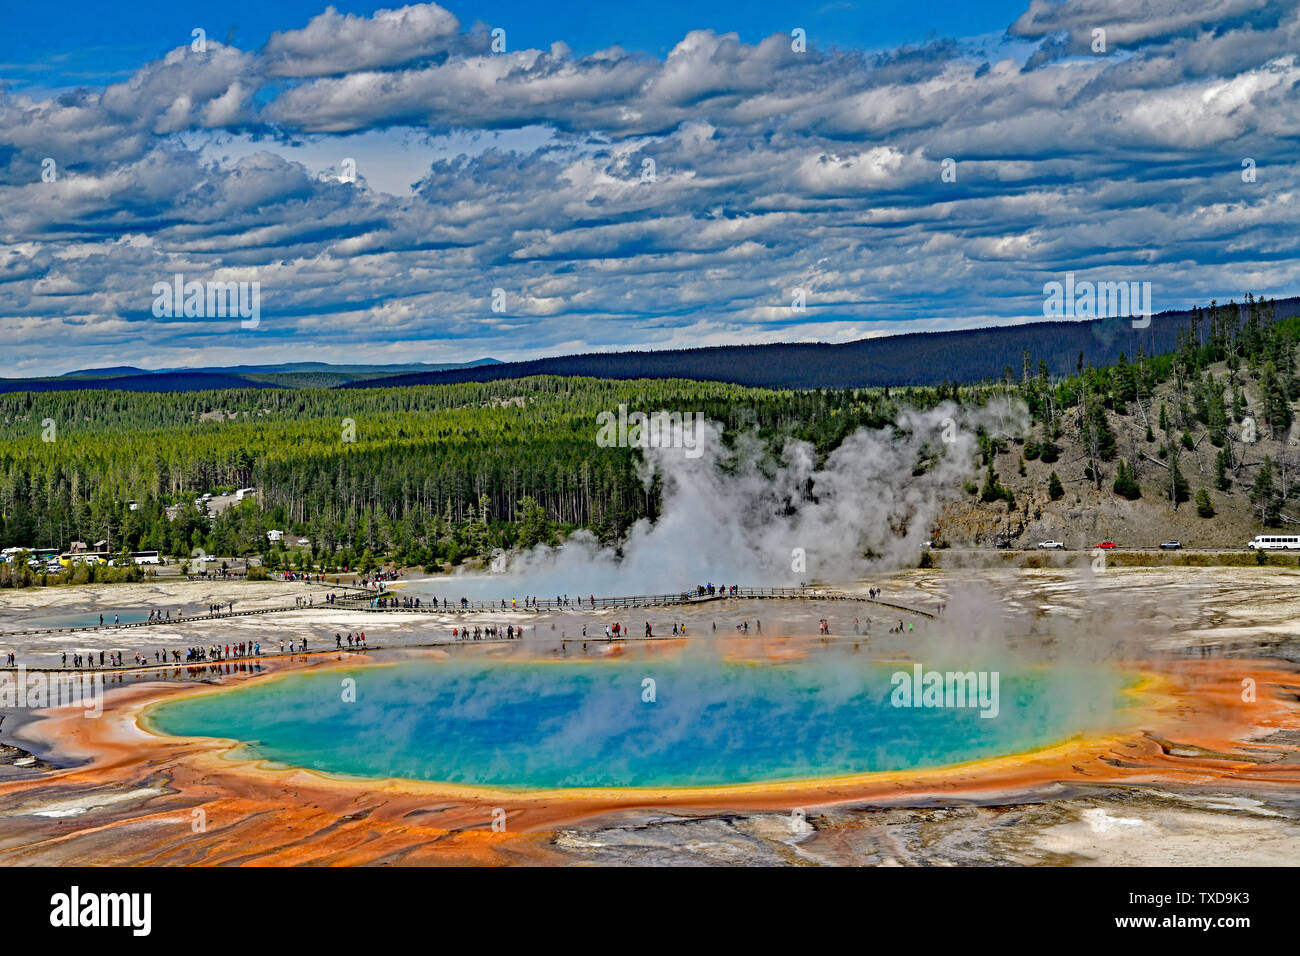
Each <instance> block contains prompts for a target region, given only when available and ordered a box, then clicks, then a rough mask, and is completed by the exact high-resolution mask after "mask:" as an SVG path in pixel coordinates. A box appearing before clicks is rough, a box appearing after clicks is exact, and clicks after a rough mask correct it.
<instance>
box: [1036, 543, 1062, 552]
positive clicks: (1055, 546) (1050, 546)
mask: <svg viewBox="0 0 1300 956" xmlns="http://www.w3.org/2000/svg"><path fill="white" fill-rule="evenodd" d="M1038 547H1039V548H1042V549H1044V550H1050V551H1064V550H1065V542H1064V541H1040V542H1038Z"/></svg>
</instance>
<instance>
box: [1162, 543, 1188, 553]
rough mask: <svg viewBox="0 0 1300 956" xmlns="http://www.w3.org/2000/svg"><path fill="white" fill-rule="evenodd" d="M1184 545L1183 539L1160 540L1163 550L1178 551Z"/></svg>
mask: <svg viewBox="0 0 1300 956" xmlns="http://www.w3.org/2000/svg"><path fill="white" fill-rule="evenodd" d="M1182 546H1183V543H1182V542H1181V541H1161V542H1160V550H1161V551H1178V550H1179V549H1181V548H1182Z"/></svg>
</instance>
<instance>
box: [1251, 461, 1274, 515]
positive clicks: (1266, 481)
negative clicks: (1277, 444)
mask: <svg viewBox="0 0 1300 956" xmlns="http://www.w3.org/2000/svg"><path fill="white" fill-rule="evenodd" d="M1250 503H1251V504H1252V505H1254V506H1255V509H1256V510H1257V511H1258V512H1259V520H1260V521H1262V522H1263V523H1264V524H1266V525H1274V524H1277V520H1278V512H1279V510H1280V503H1279V502H1278V500H1277V491H1276V489H1275V488H1274V487H1273V459H1272V458H1270V457H1268V456H1267V455H1265V456H1264V464H1262V465H1260V466H1259V472H1258V474H1256V475H1255V485H1254V487H1252V488H1251V489H1250Z"/></svg>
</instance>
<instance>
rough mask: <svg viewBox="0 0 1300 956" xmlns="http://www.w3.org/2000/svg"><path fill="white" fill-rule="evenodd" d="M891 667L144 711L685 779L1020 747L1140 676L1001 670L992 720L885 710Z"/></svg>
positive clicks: (423, 687)
mask: <svg viewBox="0 0 1300 956" xmlns="http://www.w3.org/2000/svg"><path fill="white" fill-rule="evenodd" d="M901 666H902V667H905V668H906V669H907V670H908V671H910V667H908V666H907V665H901ZM898 670H899V665H891V664H880V663H870V662H868V661H866V660H863V659H856V658H851V657H846V656H841V657H836V658H834V659H811V660H807V661H803V662H796V663H790V664H770V663H762V664H752V663H732V662H726V661H719V660H707V661H699V660H685V659H684V660H671V661H663V660H645V659H642V660H634V659H616V660H600V661H574V662H549V661H547V662H539V661H517V660H508V661H502V660H494V661H482V660H473V659H467V658H459V659H457V658H452V659H449V660H446V661H432V660H408V661H403V662H400V663H396V664H391V665H382V666H380V665H371V666H362V667H357V668H350V669H346V670H342V669H340V670H331V671H328V672H324V673H312V674H303V673H293V674H288V675H286V676H283V677H280V678H276V679H272V680H269V681H264V682H260V683H255V684H250V685H247V686H244V687H238V688H233V689H231V690H227V691H218V692H216V693H211V694H204V695H200V696H194V697H188V698H178V699H175V700H171V701H166V702H163V703H161V704H158V705H155V706H154V707H152V708H150V709H149V711H148V712H147V713H146V715H145V721H146V722H147V723H148V724H149V725H150V726H151V727H152V728H153V729H155V730H157V731H159V732H161V733H165V734H173V735H179V736H194V737H220V738H233V739H235V740H238V741H240V747H239V748H238V749H237V751H236V753H237V755H238V756H241V757H251V758H257V759H262V760H268V761H271V762H273V763H276V764H281V765H289V766H297V767H306V768H310V769H314V770H319V771H325V772H329V773H335V774H342V775H348V776H357V777H374V778H380V777H405V778H410V779H415V780H430V781H438V782H444V783H454V784H468V785H482V786H494V787H505V788H523V789H539V788H547V789H549V788H577V787H652V788H657V787H690V786H709V785H723V784H742V783H754V782H763V781H780V780H798V779H809V778H818V777H830V776H840V775H847V774H859V773H868V772H873V771H884V770H906V769H914V768H921V767H932V766H941V765H944V764H954V763H961V762H965V761H970V760H976V759H980V758H985V757H992V756H997V755H1002V754H1012V753H1019V752H1023V751H1026V750H1031V749H1035V748H1038V747H1043V746H1048V745H1051V744H1054V743H1057V742H1059V741H1061V740H1064V739H1066V738H1068V737H1070V736H1073V735H1075V734H1078V733H1081V732H1091V731H1098V730H1105V729H1112V728H1113V727H1114V726H1115V724H1116V721H1117V718H1118V715H1119V713H1120V712H1121V711H1122V710H1123V709H1124V708H1125V707H1126V706H1127V704H1126V698H1127V695H1125V694H1124V690H1125V688H1126V687H1127V686H1130V685H1132V684H1133V683H1134V680H1135V679H1134V678H1133V677H1132V675H1126V674H1123V673H1120V672H1118V671H1115V670H1110V669H1106V668H1104V667H1097V668H1090V667H1089V668H1026V669H1023V670H1020V671H1017V672H1014V673H1009V672H1006V671H1002V672H1001V673H1000V681H999V707H998V713H997V716H995V717H981V716H980V710H979V709H977V708H973V707H900V706H894V703H893V702H894V700H895V699H896V693H895V688H896V686H897V685H896V684H895V683H894V682H893V679H892V675H893V674H895V673H897V672H898ZM647 679H650V680H652V681H653V684H652V685H651V684H648V683H646V681H647ZM347 680H352V681H355V700H354V701H348V700H345V699H344V698H345V696H346V693H345V691H346V684H345V682H346V681H347ZM647 698H653V699H647Z"/></svg>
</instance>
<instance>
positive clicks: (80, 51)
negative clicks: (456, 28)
mask: <svg viewBox="0 0 1300 956" xmlns="http://www.w3.org/2000/svg"><path fill="white" fill-rule="evenodd" d="M397 5H398V4H394V3H334V4H332V6H334V8H335V9H337V10H338V11H339V12H341V13H345V14H348V13H350V14H356V15H358V16H370V15H372V14H373V13H374V12H375V11H376V10H380V9H385V8H392V7H394V6H397ZM442 6H443V7H444V8H446V9H447V10H450V11H451V12H452V13H454V14H455V15H456V16H457V17H458V18H459V19H460V21H461V22H462V23H463V24H466V25H469V24H473V23H474V22H475V21H482V22H484V23H486V24H488V25H490V26H505V27H507V28H508V38H509V39H510V40H511V41H512V42H513V43H514V44H516V45H519V46H525V47H538V48H545V47H548V46H550V44H551V43H552V42H553V41H554V40H556V39H563V40H564V42H566V43H568V44H569V46H571V47H572V48H573V49H574V51H575V52H576V53H579V54H586V53H591V52H594V51H595V50H599V49H602V48H604V47H609V46H614V45H615V44H619V45H622V46H624V47H626V48H627V49H629V50H635V51H637V52H641V53H648V54H653V55H657V56H663V55H665V54H667V53H668V51H669V50H671V49H672V47H673V46H674V45H675V44H676V43H677V42H678V41H679V40H681V38H682V37H683V36H685V35H686V34H687V33H688V32H689V31H691V30H700V29H712V30H715V31H717V32H719V33H725V32H728V31H735V32H736V33H738V34H739V35H740V38H741V39H742V40H744V41H745V42H747V43H756V42H758V41H759V40H761V39H763V37H765V36H768V35H770V34H772V33H777V32H785V31H788V30H790V29H793V28H794V27H796V26H797V27H802V28H803V29H805V30H807V31H809V32H810V33H812V34H813V35H815V36H818V37H822V38H825V40H824V42H827V43H830V44H834V45H839V46H845V47H856V48H859V49H885V48H889V47H894V46H901V45H904V44H908V43H920V42H924V41H926V40H928V39H931V38H933V37H936V36H954V37H964V36H977V35H980V34H988V33H1001V32H1002V31H1003V30H1005V29H1006V26H1007V24H1009V23H1010V22H1011V21H1012V20H1013V19H1015V17H1016V16H1017V15H1018V14H1019V13H1020V12H1021V11H1022V9H1023V7H1024V4H1023V3H1022V2H1020V0H969V2H963V3H952V2H933V0H874V2H863V3H858V2H852V0H827V2H824V3H808V4H795V5H792V4H790V3H781V2H776V0H727V2H705V3H700V2H694V0H692V2H683V0H663V2H659V0H654V2H651V0H638V2H633V3H594V2H591V0H586V2H584V0H554V2H548V3H536V2H520V0H486V2H472V0H462V2H448V3H444V4H442ZM323 9H324V5H322V4H321V3H320V2H318V0H292V2H286V0H279V2H271V3H268V2H265V0H229V2H223V3H220V4H213V3H210V2H201V3H200V2H195V0H183V2H173V0H142V2H139V3H132V4H112V3H105V2H103V0H65V2H61V3H57V4H31V5H25V6H23V7H21V8H19V9H17V10H15V11H14V12H13V13H12V14H11V15H10V18H9V23H8V29H7V30H6V32H4V33H2V34H0V63H3V64H5V65H6V66H7V67H8V70H7V71H6V76H7V77H8V79H9V81H10V82H11V83H13V84H14V85H15V86H17V87H19V88H22V87H35V86H40V87H43V88H48V89H62V88H67V87H74V86H79V85H82V84H85V83H96V82H97V83H104V82H110V81H113V80H121V79H125V78H126V77H128V76H130V74H131V73H132V72H133V71H134V70H135V69H137V68H138V67H139V66H140V64H141V63H143V62H146V61H148V60H152V59H156V58H158V57H161V56H163V55H164V54H165V53H166V52H167V51H168V50H170V49H172V48H173V47H174V46H175V45H176V42H177V37H185V36H188V35H189V32H190V30H191V29H193V28H194V27H202V28H204V29H205V30H206V31H207V32H208V34H209V35H210V36H212V37H213V38H215V39H218V40H222V41H224V40H226V39H227V38H230V39H231V42H232V43H234V44H235V45H237V46H240V47H243V48H255V47H258V46H261V45H262V44H263V43H265V42H266V40H267V38H268V37H270V35H271V34H272V33H273V32H274V31H276V30H283V29H286V28H287V27H291V26H300V25H302V24H304V23H306V22H307V21H308V20H310V19H311V18H312V17H314V16H316V15H317V14H319V13H320V12H321V11H322V10H323Z"/></svg>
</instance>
